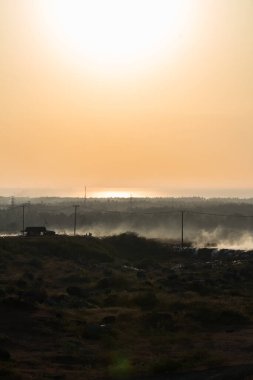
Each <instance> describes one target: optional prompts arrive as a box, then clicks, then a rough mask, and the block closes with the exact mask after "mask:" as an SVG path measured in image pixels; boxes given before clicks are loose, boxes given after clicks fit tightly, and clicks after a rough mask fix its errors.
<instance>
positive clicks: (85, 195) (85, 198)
mask: <svg viewBox="0 0 253 380" xmlns="http://www.w3.org/2000/svg"><path fill="white" fill-rule="evenodd" d="M86 202H87V192H86V186H85V187H84V205H85V206H86Z"/></svg>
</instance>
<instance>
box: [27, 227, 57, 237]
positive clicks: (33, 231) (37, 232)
mask: <svg viewBox="0 0 253 380" xmlns="http://www.w3.org/2000/svg"><path fill="white" fill-rule="evenodd" d="M22 232H23V231H22ZM24 235H25V236H49V235H55V232H54V231H49V230H47V229H46V227H26V229H25V231H24Z"/></svg>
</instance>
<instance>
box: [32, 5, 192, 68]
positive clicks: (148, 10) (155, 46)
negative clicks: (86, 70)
mask: <svg viewBox="0 0 253 380" xmlns="http://www.w3.org/2000/svg"><path fill="white" fill-rule="evenodd" d="M38 4H39V9H38V11H39V15H40V20H41V27H42V28H43V30H44V32H47V34H48V40H50V43H51V44H52V47H53V48H54V50H56V49H58V50H60V51H61V53H62V54H64V55H65V57H66V59H70V60H72V61H74V62H75V63H77V64H78V63H79V64H81V65H84V64H85V65H86V66H90V67H92V68H93V69H94V68H95V69H97V68H99V69H100V70H101V69H102V70H107V71H108V70H111V71H115V70H117V69H118V68H122V67H124V68H126V67H127V68H128V69H129V68H131V67H137V66H138V65H140V64H141V66H142V67H143V65H146V64H148V63H150V62H153V60H156V59H157V57H159V58H160V56H161V55H163V54H167V52H168V51H169V52H170V51H172V50H174V49H175V48H176V47H177V46H178V45H180V44H181V43H182V39H184V37H183V36H184V35H185V33H186V32H187V29H188V28H189V25H190V19H191V17H190V16H191V12H190V4H189V0H92V1H91V0H41V1H39V2H38Z"/></svg>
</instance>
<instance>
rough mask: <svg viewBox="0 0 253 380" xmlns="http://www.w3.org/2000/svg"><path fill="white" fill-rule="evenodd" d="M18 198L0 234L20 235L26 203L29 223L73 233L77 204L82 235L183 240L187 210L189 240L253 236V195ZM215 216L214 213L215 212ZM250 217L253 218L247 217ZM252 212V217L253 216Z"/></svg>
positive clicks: (2, 216)
mask: <svg viewBox="0 0 253 380" xmlns="http://www.w3.org/2000/svg"><path fill="white" fill-rule="evenodd" d="M22 201H23V199H22V200H20V199H16V200H15V204H12V205H6V204H5V205H4V202H2V207H1V210H0V231H1V233H19V232H20V231H21V229H22V223H23V214H22V213H23V210H22V207H21V204H22V203H25V204H26V205H25V226H46V227H47V228H50V229H54V230H56V232H58V233H70V234H71V233H72V232H73V223H74V207H73V205H74V204H77V205H79V207H78V209H77V233H79V234H85V233H89V232H90V233H93V234H95V235H99V236H101V235H112V234H115V233H116V234H117V233H122V232H126V231H133V232H136V233H138V234H140V235H144V236H148V237H157V238H163V239H174V240H177V239H179V238H180V234H181V228H182V224H181V222H182V220H181V216H182V214H181V211H184V233H185V238H186V239H189V240H192V241H202V240H205V242H206V243H212V240H213V241H215V240H217V239H218V240H222V239H223V240H224V239H228V240H229V239H230V240H231V239H232V240H236V239H240V238H241V236H242V235H244V236H245V234H248V235H249V236H251V235H253V200H252V199H247V200H246V199H245V200H241V199H203V198H132V199H87V200H86V201H85V200H83V199H70V198H66V199H62V198H56V199H55V200H54V201H53V200H52V199H51V198H49V199H47V198H46V199H30V200H29V202H27V200H26V202H22ZM213 214H215V215H213ZM245 216H249V217H245ZM251 216H252V217H251Z"/></svg>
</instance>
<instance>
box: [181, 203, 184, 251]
mask: <svg viewBox="0 0 253 380" xmlns="http://www.w3.org/2000/svg"><path fill="white" fill-rule="evenodd" d="M184 213H185V212H184V211H181V249H182V250H183V249H184Z"/></svg>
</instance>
